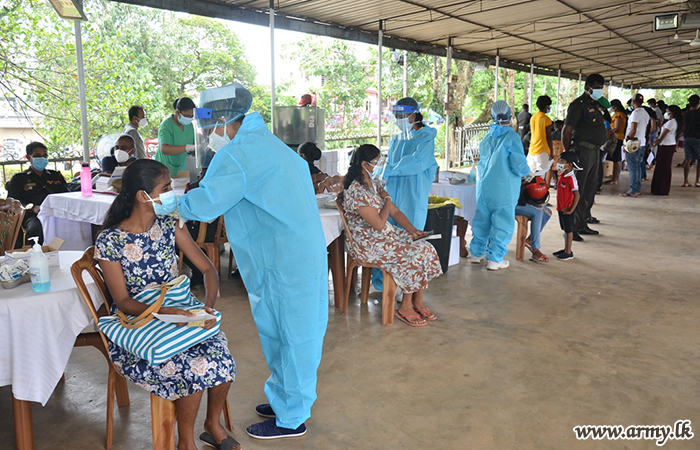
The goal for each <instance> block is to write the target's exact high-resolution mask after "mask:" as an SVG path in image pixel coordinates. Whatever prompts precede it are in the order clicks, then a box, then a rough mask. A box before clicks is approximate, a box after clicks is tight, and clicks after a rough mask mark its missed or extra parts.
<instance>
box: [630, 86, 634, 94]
mask: <svg viewBox="0 0 700 450" xmlns="http://www.w3.org/2000/svg"><path fill="white" fill-rule="evenodd" d="M630 97H634V84H630Z"/></svg>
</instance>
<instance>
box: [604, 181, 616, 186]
mask: <svg viewBox="0 0 700 450" xmlns="http://www.w3.org/2000/svg"><path fill="white" fill-rule="evenodd" d="M603 184H608V185H610V184H617V180H608V181H606V182H605V183H603Z"/></svg>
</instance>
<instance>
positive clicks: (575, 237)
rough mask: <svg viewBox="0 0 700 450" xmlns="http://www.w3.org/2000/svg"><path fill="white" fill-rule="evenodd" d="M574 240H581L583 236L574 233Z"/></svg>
mask: <svg viewBox="0 0 700 450" xmlns="http://www.w3.org/2000/svg"><path fill="white" fill-rule="evenodd" d="M574 241H576V242H583V238H582V237H581V235H580V234H578V233H574Z"/></svg>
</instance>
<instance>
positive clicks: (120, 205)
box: [95, 159, 240, 450]
mask: <svg viewBox="0 0 700 450" xmlns="http://www.w3.org/2000/svg"><path fill="white" fill-rule="evenodd" d="M176 206H177V197H176V196H175V195H174V192H173V191H172V187H171V185H170V172H169V170H168V168H167V167H166V166H165V165H164V164H162V163H159V162H158V161H155V160H151V159H139V160H137V161H134V162H133V163H132V164H130V165H129V166H128V167H127V168H126V170H125V171H124V175H123V178H122V190H121V192H120V193H119V195H118V196H117V198H116V199H115V200H114V203H112V206H111V207H110V208H109V211H108V212H107V217H106V218H105V223H104V226H103V229H104V230H103V231H102V232H101V233H100V234H99V236H97V241H96V243H95V258H96V259H97V260H99V264H100V267H101V268H102V271H103V272H104V277H105V281H106V282H107V287H108V288H109V291H110V293H111V294H112V298H113V299H114V304H113V305H112V311H111V312H112V313H113V314H114V313H115V312H116V310H117V309H119V310H121V311H122V312H124V313H126V314H131V315H135V316H137V315H139V314H141V313H142V312H143V311H144V310H146V308H147V306H146V305H145V304H143V303H140V302H139V301H137V300H134V296H136V295H137V294H138V293H140V292H141V291H143V290H144V289H146V288H148V287H152V286H160V285H161V284H162V283H166V282H168V281H170V280H172V279H174V278H176V277H177V276H178V270H177V269H178V264H177V256H176V255H177V252H176V249H175V245H176V244H177V246H178V247H179V248H180V249H181V250H182V251H183V252H184V254H185V255H186V256H187V257H188V258H189V260H190V261H192V262H193V263H194V264H195V265H196V266H197V268H198V269H199V270H200V271H201V272H202V273H203V274H204V285H205V289H206V295H205V296H206V301H205V302H204V303H205V305H206V307H205V309H206V310H208V311H211V308H212V307H213V306H214V302H215V301H216V294H217V291H218V288H219V276H218V274H217V273H216V269H214V265H213V264H212V263H211V261H209V260H208V259H207V257H206V256H205V255H204V253H202V251H201V250H200V249H199V247H198V246H197V245H196V244H195V243H194V241H193V240H192V237H191V236H190V234H189V233H188V231H187V228H180V227H178V226H177V220H176V219H174V218H173V217H170V216H167V215H166V214H168V213H170V212H172V211H173V210H174V209H175V207H176ZM160 312H161V313H163V314H182V315H192V313H190V312H188V311H184V310H181V309H177V308H161V310H160ZM215 324H216V320H210V321H207V322H205V328H211V327H213V326H214V325H215ZM108 351H109V355H110V358H111V360H112V361H113V362H114V365H115V366H116V368H117V370H118V371H119V373H121V374H122V375H123V376H124V377H126V378H127V379H128V380H130V381H132V382H134V383H136V384H137V385H139V386H141V387H142V388H144V389H146V390H147V391H149V392H151V393H153V394H156V395H158V396H160V397H163V398H165V399H168V400H172V401H174V402H175V407H176V411H177V425H178V435H179V441H178V450H196V448H197V447H196V445H195V442H194V422H195V418H196V417H197V410H198V409H199V402H200V400H201V399H202V394H203V392H204V389H208V397H207V417H206V420H205V422H204V433H202V434H201V435H200V437H199V438H200V440H201V441H202V442H204V443H207V444H209V445H211V446H213V447H215V448H217V449H219V448H221V449H229V450H230V449H240V445H239V444H238V442H236V441H235V440H234V439H233V438H232V437H231V436H229V435H228V433H227V432H226V429H225V428H224V427H223V426H222V425H221V422H220V417H221V412H222V410H223V407H224V403H225V401H226V395H227V394H228V389H229V386H230V385H231V382H232V381H233V380H234V378H235V376H236V363H235V362H234V360H233V358H232V357H231V353H230V352H229V350H228V342H227V340H226V336H225V335H224V333H223V332H219V333H218V334H217V335H216V336H213V337H211V338H209V339H207V340H205V341H203V342H201V343H199V344H197V345H195V346H193V347H190V348H189V349H187V350H185V351H184V352H182V353H179V354H178V355H176V356H174V357H172V358H171V359H170V360H168V361H166V362H164V363H162V364H160V365H158V366H150V365H149V364H148V362H146V361H145V360H143V359H140V358H139V357H137V356H135V355H134V354H132V353H130V352H128V351H127V350H124V349H122V348H121V347H118V346H116V345H114V344H113V343H112V342H110V343H109V349H108Z"/></svg>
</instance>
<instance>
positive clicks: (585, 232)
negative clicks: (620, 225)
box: [578, 227, 600, 236]
mask: <svg viewBox="0 0 700 450" xmlns="http://www.w3.org/2000/svg"><path fill="white" fill-rule="evenodd" d="M578 234H589V235H591V236H595V235H596V234H600V233H598V232H597V231H596V230H591V229H590V228H588V227H586V228H584V229H583V230H581V231H579V232H578Z"/></svg>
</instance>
